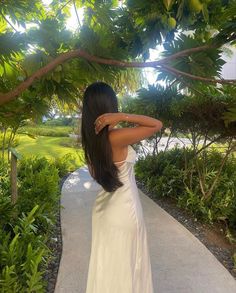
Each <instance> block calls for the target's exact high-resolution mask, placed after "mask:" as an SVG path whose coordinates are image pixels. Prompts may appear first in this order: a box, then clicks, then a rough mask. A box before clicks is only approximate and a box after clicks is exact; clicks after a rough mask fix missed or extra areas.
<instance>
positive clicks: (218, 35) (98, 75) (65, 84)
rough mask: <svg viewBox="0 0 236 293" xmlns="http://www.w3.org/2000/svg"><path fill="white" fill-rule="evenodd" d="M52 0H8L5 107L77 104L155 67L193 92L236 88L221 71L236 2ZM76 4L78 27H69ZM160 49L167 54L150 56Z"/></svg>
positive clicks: (234, 29) (235, 31)
mask: <svg viewBox="0 0 236 293" xmlns="http://www.w3.org/2000/svg"><path fill="white" fill-rule="evenodd" d="M47 2H48V3H49V2H50V4H49V5H46V4H45V3H46V2H45V1H40V0H32V1H24V0H16V1H9V0H3V1H1V5H0V76H1V79H0V105H4V107H1V108H2V110H1V111H3V109H4V111H5V112H6V109H8V108H5V107H10V105H11V104H12V103H13V104H12V105H15V108H16V107H20V105H21V107H27V106H28V109H30V108H32V107H31V103H32V100H34V101H36V100H37V101H38V102H37V103H38V104H39V100H41V101H44V102H42V104H43V103H45V101H49V102H50V101H51V100H52V98H53V97H55V96H56V97H57V98H58V100H59V101H61V102H68V103H70V102H73V103H76V101H77V100H78V99H79V98H80V96H81V92H82V91H83V89H84V88H85V87H86V85H87V84H88V83H90V82H92V81H95V80H104V81H106V82H109V83H110V84H112V85H113V86H114V87H115V89H116V90H118V91H121V90H124V89H126V90H131V91H134V90H136V89H137V88H138V87H140V85H141V81H142V76H141V71H140V69H137V68H142V67H148V66H149V67H153V68H156V69H157V71H156V77H157V79H158V80H164V81H165V82H166V83H167V84H172V83H176V84H178V85H179V86H180V88H184V87H185V88H186V87H187V88H188V89H189V90H190V91H193V92H194V91H196V90H198V89H199V88H200V89H201V91H203V92H204V88H208V89H209V87H216V86H217V88H219V89H220V90H221V91H223V90H224V88H227V90H228V88H229V87H230V89H232V92H234V91H235V80H222V78H221V75H220V72H221V68H222V65H223V64H224V60H223V58H222V52H224V51H226V45H227V46H235V44H236V1H235V0H230V1H228V0H201V1H200V0H188V1H186V0H159V1H156V0H149V1H142V0H127V1H115V0H113V1H112V0H110V1H108V0H107V1H101V0H89V1H83V0H67V1H65V0H53V1H47ZM71 9H74V11H75V12H76V15H77V24H76V25H77V27H76V29H75V30H74V31H70V30H68V29H67V28H66V22H67V20H68V18H69V17H70V13H71ZM79 9H83V21H82V20H81V19H80V16H79V13H78V10H79ZM19 26H21V27H23V28H24V29H25V30H24V31H20V30H19ZM157 46H162V47H163V52H162V54H161V56H159V57H158V58H157V60H155V61H153V62H150V61H148V58H149V54H150V49H155V48H156V47H157ZM227 50H228V49H227ZM149 62H150V63H149ZM220 84H221V86H220ZM14 103H15V104H14Z"/></svg>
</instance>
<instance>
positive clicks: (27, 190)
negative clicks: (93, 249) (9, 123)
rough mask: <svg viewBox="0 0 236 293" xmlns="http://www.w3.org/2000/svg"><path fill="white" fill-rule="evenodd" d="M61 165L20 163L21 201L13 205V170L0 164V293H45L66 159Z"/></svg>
mask: <svg viewBox="0 0 236 293" xmlns="http://www.w3.org/2000/svg"><path fill="white" fill-rule="evenodd" d="M67 160H68V157H67ZM67 163H68V161H67ZM59 165H60V167H59V168H58V166H56V164H55V162H54V161H50V160H47V159H46V158H41V157H36V156H32V157H27V158H25V157H23V159H22V160H19V161H18V178H17V180H18V182H17V183H18V200H17V203H16V204H15V205H13V204H12V203H11V198H10V180H9V167H10V166H9V164H4V165H3V162H2V163H0V215H1V216H0V259H1V262H0V292H3V293H9V292H16V293H18V292H19V293H24V292H45V286H46V284H45V282H44V280H43V278H42V277H43V275H44V274H45V269H46V266H47V264H48V261H49V260H50V259H51V258H52V256H51V251H50V249H49V248H48V247H49V245H50V241H51V234H52V229H53V227H54V224H55V222H56V213H57V209H58V204H59V201H58V200H59V196H60V193H59V174H60V173H61V174H63V173H65V172H66V169H65V167H66V159H65V162H64V164H59Z"/></svg>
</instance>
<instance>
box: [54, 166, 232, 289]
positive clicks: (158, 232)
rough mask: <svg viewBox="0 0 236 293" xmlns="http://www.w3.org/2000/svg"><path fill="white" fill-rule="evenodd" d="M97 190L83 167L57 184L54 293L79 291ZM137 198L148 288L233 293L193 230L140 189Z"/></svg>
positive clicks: (84, 274)
mask: <svg viewBox="0 0 236 293" xmlns="http://www.w3.org/2000/svg"><path fill="white" fill-rule="evenodd" d="M98 189H99V186H98V185H97V184H96V182H95V181H94V180H92V177H91V176H90V174H89V172H88V169H87V168H86V167H82V168H80V169H78V170H76V171H75V172H74V173H72V174H71V175H70V176H69V177H68V178H67V180H66V181H65V183H64V185H63V187H62V201H61V204H62V205H63V207H64V208H63V209H62V210H61V224H62V238H63V253H62V258H61V263H60V268H59V274H58V278H57V284H56V290H55V293H85V290H86V280H87V272H88V264H89V256H90V250H91V228H92V221H91V220H92V219H91V215H92V205H93V202H94V200H95V197H96V192H97V190H98ZM140 199H141V203H142V206H143V211H144V218H145V222H146V226H147V233H148V241H149V247H150V254H151V265H152V271H153V280H154V293H235V292H236V281H235V279H234V278H233V277H232V276H231V275H230V273H229V272H228V271H227V270H226V269H225V267H224V266H223V265H222V264H221V263H220V262H219V261H218V260H217V259H216V257H215V256H214V255H213V254H212V253H211V252H210V251H209V250H208V249H207V248H206V247H205V246H204V245H203V244H202V243H201V242H200V241H199V240H198V239H197V238H196V237H195V236H194V235H193V234H191V233H190V232H189V231H188V230H187V229H186V228H185V227H184V226H182V225H181V224H180V223H179V222H178V221H176V220H175V219H174V218H173V217H172V216H171V215H169V214H168V213H167V212H166V211H164V210H163V209H162V208H161V207H159V206H158V205H157V204H156V203H155V202H154V201H153V200H152V199H150V198H149V197H147V196H146V195H145V194H144V193H142V192H141V191H140ZM99 293H103V292H99ZM122 293H126V292H122ZM143 293H145V292H143Z"/></svg>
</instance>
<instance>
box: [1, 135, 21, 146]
mask: <svg viewBox="0 0 236 293" xmlns="http://www.w3.org/2000/svg"><path fill="white" fill-rule="evenodd" d="M10 136H11V134H10V133H9V132H7V133H6V135H5V139H4V135H3V134H2V133H0V149H2V148H4V149H7V148H8V145H9V140H10ZM3 144H4V146H3ZM18 145H19V138H18V137H15V138H14V140H13V141H11V142H10V145H9V146H10V147H16V146H18Z"/></svg>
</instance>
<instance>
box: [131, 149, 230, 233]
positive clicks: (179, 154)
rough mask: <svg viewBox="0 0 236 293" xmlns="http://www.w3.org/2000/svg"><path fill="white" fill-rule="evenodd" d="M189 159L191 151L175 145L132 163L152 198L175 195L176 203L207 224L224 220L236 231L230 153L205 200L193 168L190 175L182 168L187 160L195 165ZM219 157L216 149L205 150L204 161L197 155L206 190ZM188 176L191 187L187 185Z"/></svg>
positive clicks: (218, 165)
mask: <svg viewBox="0 0 236 293" xmlns="http://www.w3.org/2000/svg"><path fill="white" fill-rule="evenodd" d="M192 158H193V151H192V150H190V149H185V150H184V149H178V148H174V149H172V150H169V151H166V152H160V153H159V154H158V156H147V157H146V158H145V159H140V160H139V161H138V162H137V164H136V165H135V172H136V176H137V178H138V180H140V181H142V182H143V183H144V184H145V186H146V188H147V190H148V191H149V192H152V193H154V197H156V198H157V197H161V196H162V197H164V196H169V197H173V198H176V200H177V205H178V206H181V207H183V208H185V209H188V210H189V211H191V212H192V214H193V215H195V217H197V218H198V219H203V220H204V221H206V222H209V223H213V222H214V221H218V220H224V221H227V222H228V225H229V227H230V228H232V229H234V230H235V231H236V160H235V158H234V157H233V156H231V157H230V158H228V160H227V161H226V163H225V165H224V167H223V169H222V173H221V176H220V178H219V181H218V183H217V185H216V186H215V189H214V190H213V193H212V196H211V197H210V198H208V199H206V198H204V197H203V194H202V192H201V189H200V184H199V177H198V173H197V171H196V168H193V170H192V174H190V171H189V169H186V168H185V160H186V162H187V163H188V167H189V166H190V163H193V164H195V161H194V160H192ZM222 159H223V155H222V154H221V153H219V152H217V151H216V150H215V151H208V152H206V156H205V162H204V163H203V161H202V159H200V158H198V165H199V166H201V167H203V166H204V168H205V172H206V176H205V184H206V186H207V190H209V188H210V186H211V185H212V183H213V180H214V178H215V176H216V174H217V172H218V170H219V167H220V164H221V162H222ZM194 166H195V165H193V167H194ZM190 176H192V188H190V186H189V178H190ZM187 183H188V184H187Z"/></svg>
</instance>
